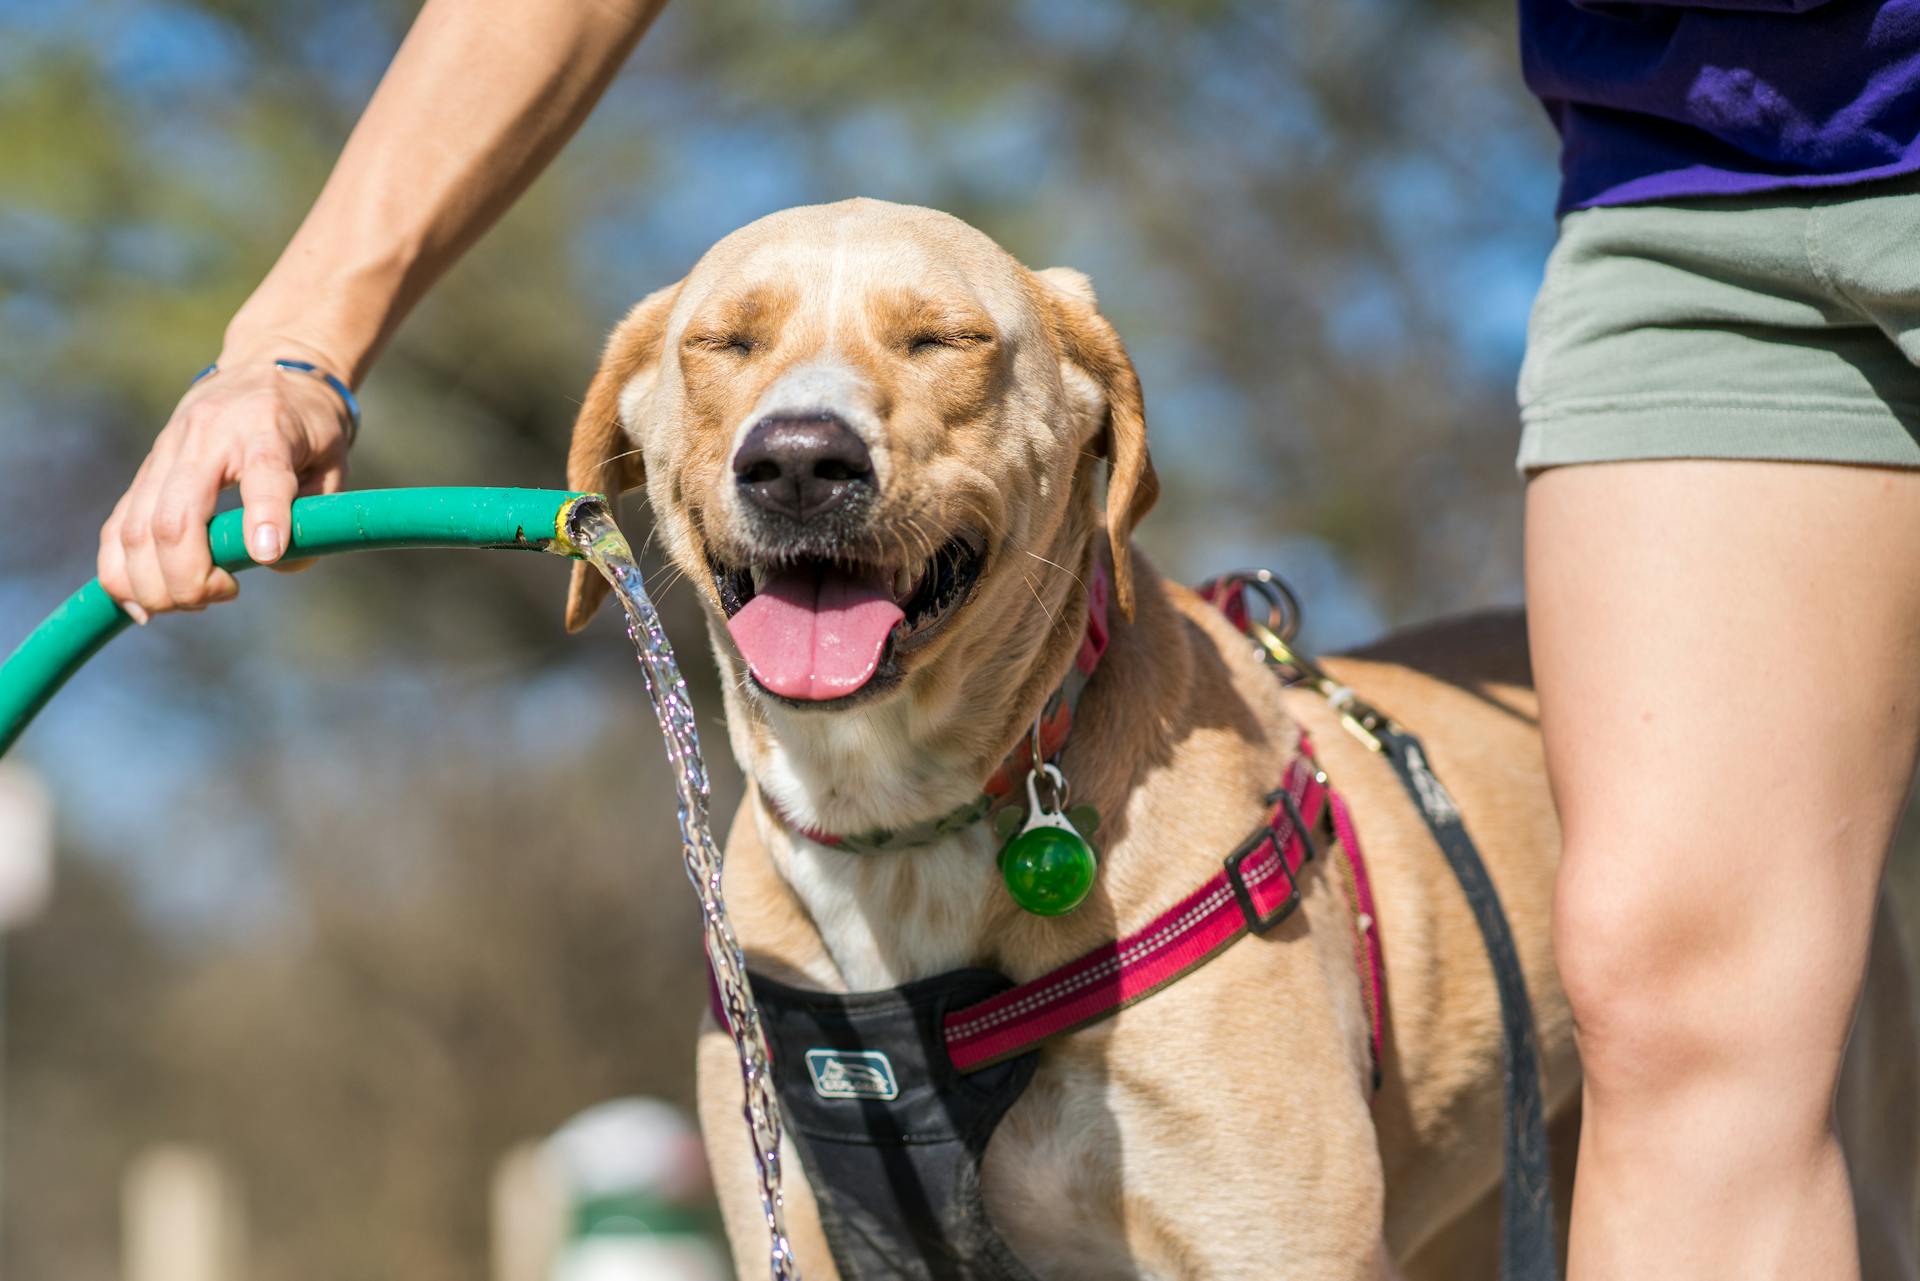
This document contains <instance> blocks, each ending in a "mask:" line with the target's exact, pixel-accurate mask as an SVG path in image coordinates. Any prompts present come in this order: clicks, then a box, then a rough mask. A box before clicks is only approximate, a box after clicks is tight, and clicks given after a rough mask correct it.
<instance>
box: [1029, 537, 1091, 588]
mask: <svg viewBox="0 0 1920 1281" xmlns="http://www.w3.org/2000/svg"><path fill="white" fill-rule="evenodd" d="M1020 550H1021V551H1023V552H1027V555H1029V556H1031V557H1033V558H1034V559H1035V560H1037V561H1039V562H1040V563H1041V564H1043V565H1051V566H1053V567H1054V568H1055V569H1057V570H1059V571H1060V572H1061V573H1063V574H1065V575H1066V576H1067V577H1068V578H1071V579H1072V580H1073V581H1074V582H1076V583H1078V584H1080V586H1081V588H1082V589H1084V588H1085V587H1086V585H1087V580H1086V579H1084V578H1082V577H1080V575H1078V574H1076V573H1074V572H1073V571H1072V570H1070V569H1068V568H1067V567H1066V566H1065V565H1062V564H1061V563H1060V562H1059V561H1057V560H1048V559H1047V558H1046V557H1045V556H1042V555H1041V554H1040V553H1039V552H1035V551H1027V549H1026V548H1024V547H1022V548H1021V549H1020Z"/></svg>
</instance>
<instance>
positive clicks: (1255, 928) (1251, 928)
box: [1225, 787, 1318, 934]
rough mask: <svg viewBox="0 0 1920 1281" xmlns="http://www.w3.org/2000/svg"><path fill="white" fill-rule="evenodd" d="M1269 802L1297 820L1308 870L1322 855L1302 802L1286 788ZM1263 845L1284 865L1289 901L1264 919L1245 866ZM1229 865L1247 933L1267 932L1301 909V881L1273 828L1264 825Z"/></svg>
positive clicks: (1229, 878)
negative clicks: (1303, 813) (1308, 866)
mask: <svg viewBox="0 0 1920 1281" xmlns="http://www.w3.org/2000/svg"><path fill="white" fill-rule="evenodd" d="M1267 799H1268V800H1270V801H1278V802H1279V803H1280V804H1281V805H1282V806H1284V807H1285V808H1286V811H1287V817H1288V818H1290V819H1292V820H1293V831H1294V834H1295V835H1297V836H1298V837H1299V838H1300V844H1301V847H1302V848H1303V849H1305V850H1306V857H1305V858H1304V859H1302V860H1301V863H1300V865H1301V866H1302V867H1305V866H1306V865H1307V864H1308V863H1311V862H1313V860H1314V859H1315V858H1316V857H1318V855H1316V854H1315V852H1314V848H1313V837H1312V835H1311V834H1310V832H1309V830H1308V828H1307V820H1306V818H1305V816H1304V815H1302V814H1301V813H1300V802H1298V801H1296V800H1294V799H1293V793H1292V792H1290V791H1288V790H1287V789H1286V788H1284V787H1283V788H1280V789H1279V790H1278V791H1277V792H1275V793H1273V794H1272V795H1270V796H1269V797H1268V798H1267ZM1262 845H1270V846H1272V848H1273V857H1274V860H1275V861H1276V862H1277V863H1279V865H1280V875H1282V876H1284V877H1286V878H1287V896H1286V898H1284V899H1282V900H1281V901H1280V903H1279V905H1278V906H1277V907H1275V908H1274V909H1273V910H1272V911H1271V912H1268V913H1266V914H1265V915H1264V916H1263V915H1261V913H1260V909H1259V907H1258V906H1256V905H1255V903H1254V901H1253V892H1252V891H1251V890H1250V889H1248V888H1247V877H1246V872H1245V870H1244V866H1243V865H1244V864H1245V863H1246V861H1247V860H1248V859H1249V858H1251V857H1252V856H1253V855H1254V853H1255V852H1256V851H1258V850H1259V849H1260V847H1261V846H1262ZM1225 862H1226V869H1227V884H1228V885H1230V886H1232V887H1233V897H1234V901H1235V902H1237V903H1239V905H1240V915H1241V916H1242V917H1244V918H1245V920H1246V922H1247V932H1248V933H1249V934H1265V933H1267V932H1268V931H1269V930H1271V929H1273V928H1274V927H1275V926H1276V925H1278V924H1280V922H1282V921H1284V920H1286V919H1287V918H1288V917H1289V916H1292V915H1293V912H1294V909H1295V908H1297V907H1299V906H1300V878H1299V876H1298V875H1297V874H1296V873H1295V872H1294V871H1293V870H1292V869H1290V868H1289V867H1288V866H1287V854H1286V850H1285V849H1284V848H1283V847H1282V846H1281V844H1280V842H1279V840H1278V838H1277V837H1276V836H1275V835H1274V831H1273V828H1272V827H1270V826H1268V825H1266V824H1262V825H1261V827H1260V830H1259V831H1257V832H1255V833H1253V835H1251V836H1249V837H1247V839H1246V840H1244V841H1242V842H1240V845H1239V847H1238V848H1237V849H1235V850H1234V851H1233V853H1231V854H1229V855H1227V857H1226V860H1225Z"/></svg>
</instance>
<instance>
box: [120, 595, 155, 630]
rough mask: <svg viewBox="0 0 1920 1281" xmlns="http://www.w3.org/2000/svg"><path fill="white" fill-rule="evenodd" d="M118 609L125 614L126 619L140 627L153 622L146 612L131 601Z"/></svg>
mask: <svg viewBox="0 0 1920 1281" xmlns="http://www.w3.org/2000/svg"><path fill="white" fill-rule="evenodd" d="M120 608H121V609H122V610H124V611H125V612H126V615H127V617H128V618H131V619H132V620H133V621H134V622H136V623H138V624H140V626H142V627H145V626H146V625H147V624H148V623H150V622H152V621H153V618H152V615H150V614H148V613H147V611H146V610H144V609H141V608H140V607H139V606H138V605H136V604H134V603H133V602H132V601H128V602H127V603H126V604H124V605H122V606H121V607H120Z"/></svg>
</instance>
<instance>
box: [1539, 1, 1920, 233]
mask: <svg viewBox="0 0 1920 1281" xmlns="http://www.w3.org/2000/svg"><path fill="white" fill-rule="evenodd" d="M1520 53H1521V64H1522V67H1523V68H1524V70H1525V73H1526V79H1527V85H1528V87H1530V88H1531V89H1532V90H1533V91H1534V92H1535V93H1536V94H1538V95H1539V96H1540V100H1541V101H1542V102H1543V103H1545V104H1546V108H1547V114H1548V115H1549V116H1551V117H1552V118H1553V123H1554V126H1555V127H1556V128H1558V129H1559V130H1560V137H1561V143H1562V150H1561V158H1560V168H1561V173H1562V182H1561V188H1560V208H1561V209H1562V210H1563V211H1564V210H1568V209H1578V208H1582V207H1584V206H1587V205H1618V204H1628V203H1632V202H1635V201H1647V200H1669V199H1674V198H1676V197H1682V196H1712V195H1733V194H1738V193H1743V192H1756V191H1772V190H1778V189H1780V188H1785V187H1832V186H1840V185H1843V184H1846V183H1856V182H1866V181H1869V180H1871V179H1874V178H1888V177H1892V176H1894V175H1896V174H1905V173H1912V172H1914V171H1916V170H1920V0H1648V2H1647V3H1615V2H1612V0H1520Z"/></svg>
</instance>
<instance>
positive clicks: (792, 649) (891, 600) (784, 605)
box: [708, 535, 985, 703]
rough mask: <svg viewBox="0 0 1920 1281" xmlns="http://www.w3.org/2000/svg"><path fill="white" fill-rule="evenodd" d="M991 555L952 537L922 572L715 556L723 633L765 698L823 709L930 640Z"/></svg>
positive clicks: (919, 568)
mask: <svg viewBox="0 0 1920 1281" xmlns="http://www.w3.org/2000/svg"><path fill="white" fill-rule="evenodd" d="M984 560H985V552H984V551H983V549H982V548H981V547H980V545H979V544H978V543H977V542H976V541H975V540H974V539H972V538H970V537H967V536H964V535H962V536H959V537H955V538H950V539H948V540H947V541H946V542H945V543H943V544H942V545H941V546H940V549H939V550H938V551H936V552H934V554H933V555H932V556H930V557H928V558H927V560H926V561H924V562H923V563H921V564H920V565H917V566H899V565H884V564H879V563H868V562H860V561H843V560H829V559H827V558H824V557H815V556H801V557H795V558H793V559H790V560H780V561H775V562H770V563H767V564H748V565H725V564H721V563H720V562H718V561H716V560H713V559H711V558H709V561H708V567H709V568H710V569H711V570H712V572H713V581H714V586H715V587H716V588H718V590H719V593H720V607H721V609H722V610H724V611H725V613H726V616H727V631H728V632H729V633H730V634H731V635H732V636H733V642H734V644H735V645H738V646H739V647H740V653H741V656H742V657H744V658H745V659H746V660H747V668H748V670H749V671H751V672H752V673H753V679H754V680H755V681H757V682H758V683H759V684H760V686H761V687H762V688H764V689H765V690H767V691H768V692H769V693H772V694H776V695H778V696H780V697H781V698H786V699H793V700H795V701H799V702H816V703H817V702H825V701H828V700H831V699H837V698H846V697H847V696H849V695H851V694H854V693H857V692H859V691H860V690H863V689H866V688H868V687H869V685H872V684H874V683H875V679H874V678H875V677H876V675H880V674H883V673H885V672H886V671H887V669H889V668H890V667H891V666H892V663H893V659H894V656H895V654H896V652H897V651H898V650H899V649H901V648H903V647H908V646H911V645H914V644H916V643H918V642H919V641H921V640H923V639H925V638H927V637H929V636H931V635H933V633H934V632H935V631H936V630H938V629H939V627H940V626H941V624H943V623H944V622H946V620H947V619H948V618H950V617H952V615H953V614H954V613H955V612H956V611H958V610H959V608H960V606H961V605H962V604H963V603H965V601H966V599H967V596H968V594H969V593H970V592H971V591H972V590H973V586H974V584H975V583H976V582H978V581H979V579H980V570H981V566H982V564H983V562H984Z"/></svg>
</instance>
